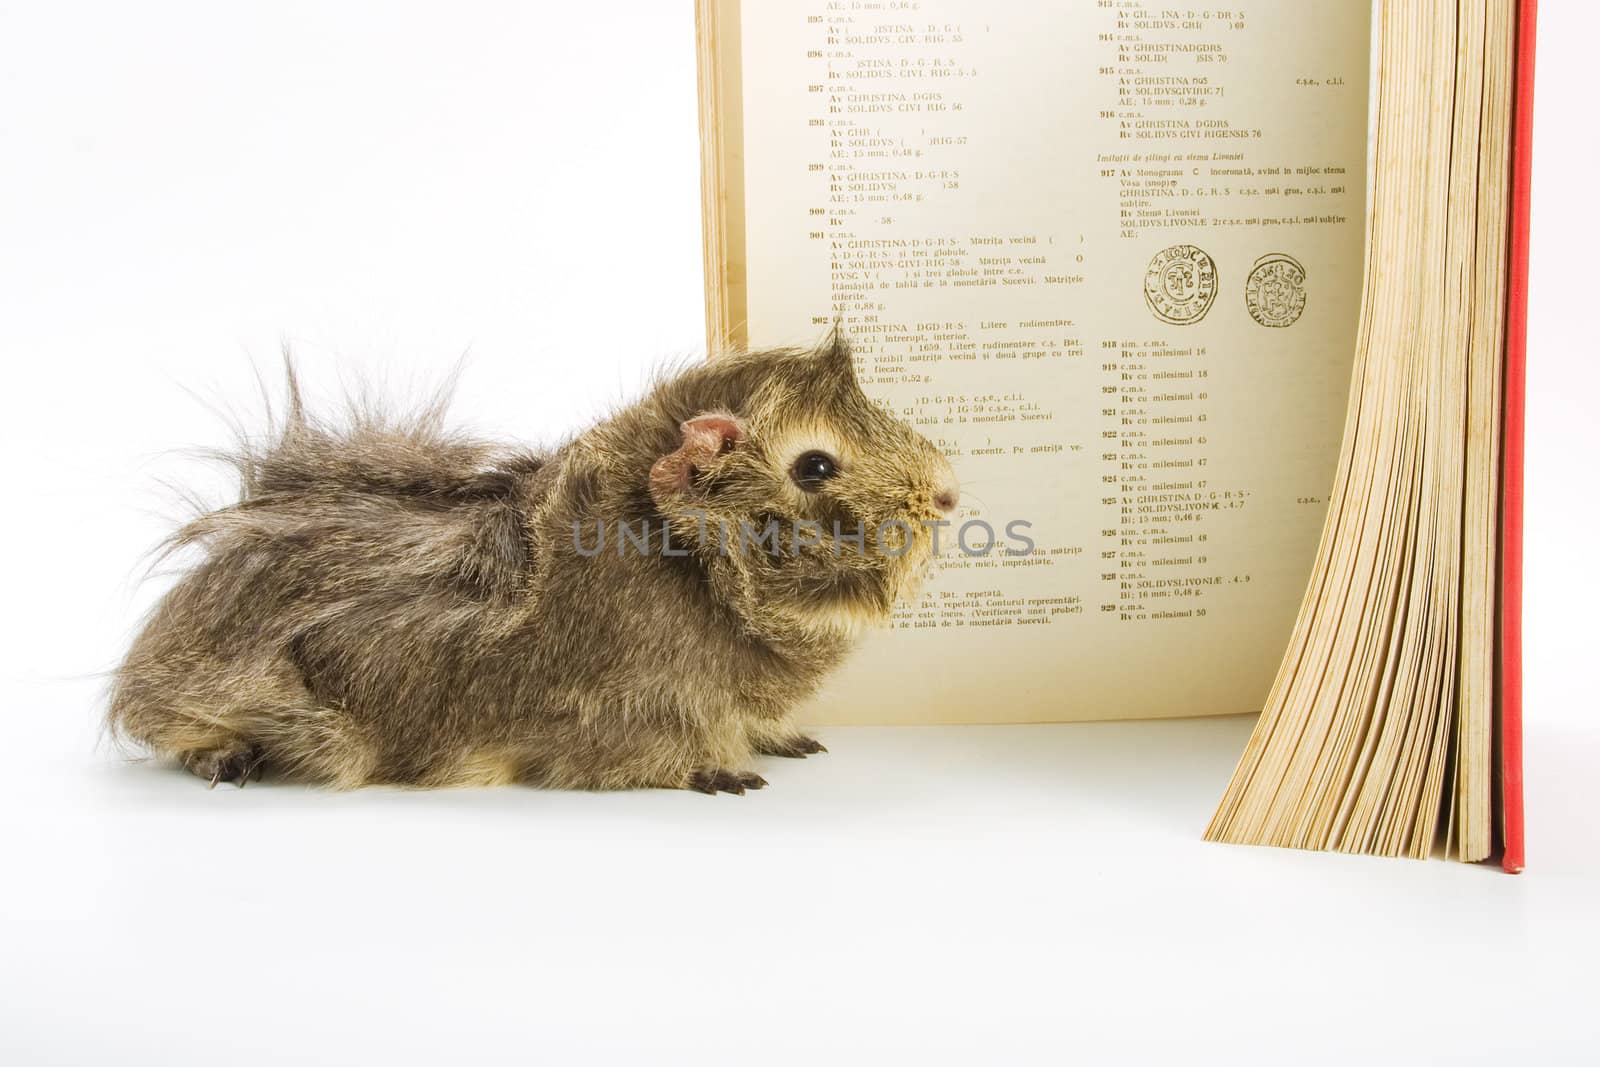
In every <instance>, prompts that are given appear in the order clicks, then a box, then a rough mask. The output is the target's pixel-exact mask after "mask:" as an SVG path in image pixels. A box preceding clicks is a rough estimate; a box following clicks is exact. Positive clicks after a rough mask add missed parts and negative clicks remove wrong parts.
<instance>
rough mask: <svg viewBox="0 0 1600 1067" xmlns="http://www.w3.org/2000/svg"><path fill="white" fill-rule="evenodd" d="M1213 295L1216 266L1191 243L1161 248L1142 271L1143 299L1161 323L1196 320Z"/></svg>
mask: <svg viewBox="0 0 1600 1067" xmlns="http://www.w3.org/2000/svg"><path fill="white" fill-rule="evenodd" d="M1216 298H1217V265H1216V264H1215V263H1213V262H1212V260H1211V257H1210V256H1208V255H1206V254H1205V253H1204V252H1202V251H1201V250H1200V249H1198V248H1196V247H1195V246H1194V245H1173V246H1172V247H1171V248H1163V249H1162V250H1161V251H1160V252H1157V253H1156V256H1155V258H1154V259H1152V260H1151V261H1150V266H1149V268H1148V269H1146V270H1145V272H1144V302H1145V303H1146V304H1148V305H1150V312H1151V314H1153V315H1154V316H1155V317H1156V318H1158V319H1160V320H1161V321H1162V322H1170V323H1172V325H1174V326H1187V325H1189V324H1190V323H1194V322H1199V321H1200V320H1201V319H1203V318H1205V317H1206V312H1208V311H1210V310H1211V302H1212V301H1213V300H1215V299H1216Z"/></svg>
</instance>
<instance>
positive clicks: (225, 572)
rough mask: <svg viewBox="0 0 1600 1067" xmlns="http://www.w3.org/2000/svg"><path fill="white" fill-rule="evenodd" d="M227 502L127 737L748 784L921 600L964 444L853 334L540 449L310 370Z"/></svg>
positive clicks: (244, 762) (523, 775)
mask: <svg viewBox="0 0 1600 1067" xmlns="http://www.w3.org/2000/svg"><path fill="white" fill-rule="evenodd" d="M269 436H270V438H271V440H270V443H269V444H267V445H265V446H262V447H251V446H249V445H248V444H247V445H244V446H241V448H240V449H239V451H238V453H237V454H235V455H234V456H233V457H232V458H233V460H234V462H235V463H236V465H237V467H238V470H239V475H240V481H241V492H240V499H239V501H238V502H237V503H235V504H233V505H231V506H229V507H225V508H222V509H220V510H217V511H213V512H211V513H209V514H205V515H202V516H201V517H200V518H198V519H196V520H194V521H193V522H191V523H189V524H188V525H187V526H185V527H184V528H183V529H181V530H179V531H178V532H177V534H175V535H174V538H173V544H174V545H175V546H177V547H186V546H190V547H194V548H197V549H198V550H200V552H201V553H203V554H202V557H201V558H200V560H199V562H198V563H197V564H196V565H195V566H194V567H193V568H192V569H190V570H188V571H187V572H186V573H185V574H184V575H183V576H182V577H181V578H180V579H179V581H178V582H177V584H176V585H175V586H174V587H173V588H172V590H171V591H170V592H168V593H167V594H166V596H165V597H164V598H163V599H162V601H161V602H160V603H159V604H158V605H157V606H156V608H155V610H154V612H153V613H152V615H151V616H150V618H149V620H148V621H147V622H146V624H145V626H144V629H143V631H142V632H141V633H140V634H139V636H138V638H137V639H136V640H135V642H134V644H133V647H132V649H131V650H130V651H129V652H128V655H127V658H126V660H125V662H124V663H123V664H122V665H121V667H120V668H119V669H118V671H117V674H116V677H115V680H114V683H113V690H112V695H111V704H110V712H109V719H110V725H111V727H112V729H113V731H114V732H115V733H116V734H117V735H118V736H121V737H124V738H127V739H130V740H132V741H134V742H137V743H139V744H141V745H143V746H145V747H147V748H149V749H151V750H153V751H154V752H157V753H160V754H165V755H170V756H172V757H175V758H176V759H178V760H180V761H182V763H183V764H184V765H185V766H186V767H188V768H189V769H190V770H191V771H193V772H194V773H195V774H197V775H199V776H200V777H202V778H205V779H209V780H210V781H211V782H212V783H213V784H215V783H216V782H217V781H219V780H228V781H234V782H237V783H239V784H241V785H242V784H244V782H245V781H247V780H249V779H250V778H251V777H254V776H256V775H257V774H258V773H260V772H261V771H262V770H263V769H266V770H268V771H271V772H274V773H281V774H284V775H287V776H291V777H297V778H303V779H307V780H312V781H318V782H324V783H328V784H331V785H334V786H338V787H345V788H350V787H355V786H361V785H367V784H376V783H393V784H402V785H416V786H445V785H465V784H492V783H507V782H522V783H526V784H529V785H537V786H547V787H556V788H578V789H624V788H631V787H638V786H662V787H667V788H689V789H698V790H701V791H703V792H708V793H714V792H717V791H726V792H734V793H742V792H744V791H745V789H747V788H759V787H760V786H762V785H765V784H766V783H765V782H764V781H763V780H762V779H761V778H760V777H759V776H758V775H756V774H754V773H753V772H752V771H751V770H750V766H751V761H752V759H753V757H755V756H757V755H772V756H804V755H806V754H808V753H812V752H819V751H822V746H821V745H819V744H818V743H817V742H816V741H814V740H812V739H810V738H808V737H806V736H805V735H803V734H802V733H800V732H799V730H797V729H796V727H795V726H794V724H793V722H792V721H791V717H790V716H791V712H792V711H793V709H794V708H795V706H796V705H797V704H798V703H799V702H800V701H801V700H802V699H803V698H805V697H806V696H807V695H808V694H810V693H811V692H812V691H813V690H814V689H815V688H816V686H817V685H818V683H819V682H820V681H821V679H822V678H823V676H824V675H826V674H827V672H828V671H829V670H831V669H832V668H834V667H835V666H836V665H837V664H839V662H840V661H841V660H842V659H843V658H844V656H845V655H846V654H847V652H848V651H849V650H850V648H851V646H852V644H853V643H854V641H855V638H856V636H857V635H858V633H859V632H860V630H861V628H862V627H863V626H866V625H871V624H878V623H882V622H884V621H885V620H886V619H887V618H888V616H889V613H890V611H891V609H892V607H893V605H894V603H895V601H896V599H897V598H900V597H903V596H906V595H908V594H910V593H912V592H913V591H914V589H915V587H916V585H917V583H918V581H919V579H920V575H921V573H922V571H923V570H924V569H925V565H926V563H927V560H928V557H929V555H930V543H931V541H932V537H931V536H930V530H931V526H930V525H929V524H932V523H937V522H939V521H942V520H943V519H944V518H945V517H946V516H947V515H948V513H949V512H951V511H952V510H953V509H954V508H955V506H956V500H957V489H956V483H955V479H954V477H953V475H952V473H951V470H950V465H949V463H948V462H947V461H946V460H945V458H944V456H943V455H942V454H941V453H940V452H939V451H938V449H936V448H935V447H934V446H933V445H932V444H931V443H930V442H929V441H927V440H926V439H925V438H923V437H922V436H921V435H919V434H917V433H916V432H915V431H914V430H912V429H911V428H910V427H909V426H908V425H906V424H905V423H904V422H901V421H899V420H897V419H896V418H894V417H893V416H891V415H890V414H888V413H887V412H886V411H885V410H884V409H883V408H881V407H880V406H878V405H877V404H875V403H873V402H872V401H871V400H869V399H868V398H867V397H866V395H865V394H863V393H862V391H861V389H860V387H859V386H858V384H857V382H856V377H855V371H854V366H853V362H852V358H851V355H850V352H849V351H848V349H847V348H846V346H845V345H844V344H843V343H842V342H841V341H839V340H838V339H837V338H833V339H831V340H829V341H828V342H826V343H825V344H824V345H823V346H822V347H821V348H820V349H818V350H816V351H797V350H785V351H774V352H758V353H748V354H739V355H730V356H727V357H724V358H719V359H716V360H711V361H708V362H705V363H702V364H699V365H696V366H694V367H692V368H690V369H689V370H687V371H685V372H683V373H681V374H679V375H677V376H675V377H673V378H670V379H668V380H664V381H662V382H660V383H659V384H657V385H656V386H655V387H654V388H653V389H652V390H651V391H650V392H649V394H648V395H646V396H645V397H644V398H643V399H642V400H640V401H639V402H638V403H635V404H633V405H632V406H631V407H628V408H626V409H624V410H622V411H620V412H618V413H617V414H616V415H614V416H613V417H611V418H609V419H607V420H605V421H604V422H602V423H600V424H599V425H597V426H595V427H594V428H592V429H590V430H589V431H587V432H585V433H583V434H581V435H580V436H578V437H577V438H575V439H574V440H572V441H571V442H570V443H568V444H566V445H564V446H562V447H560V448H558V449H556V450H554V451H551V452H533V451H525V450H519V449H516V448H511V447H502V446H499V445H494V444H487V443H481V442H475V441H468V440H464V439H462V438H459V437H456V436H452V435H450V434H448V433H446V432H445V431H444V430H443V429H442V428H441V426H440V411H439V410H438V409H437V408H434V409H430V410H429V411H427V412H425V413H424V414H422V415H421V416H418V417H416V418H413V419H412V420H410V421H409V422H406V423H404V424H400V423H395V422H393V421H389V420H385V419H383V418H381V417H378V416H374V415H370V414H366V415H363V414H359V413H358V414H356V415H353V416H351V418H350V420H349V422H348V424H346V425H342V426H339V427H334V426H330V425H329V424H327V423H326V422H323V421H321V420H318V419H316V418H314V417H312V416H310V415H308V414H307V413H306V412H305V411H304V409H303V407H302V405H301V402H300V397H299V392H298V389H297V387H296V385H295V382H294V376H293V372H292V370H291V372H290V375H289V408H288V412H287V416H286V418H285V421H284V424H283V426H282V427H281V428H280V429H275V430H274V431H273V432H272V433H271V434H270V435H269Z"/></svg>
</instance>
